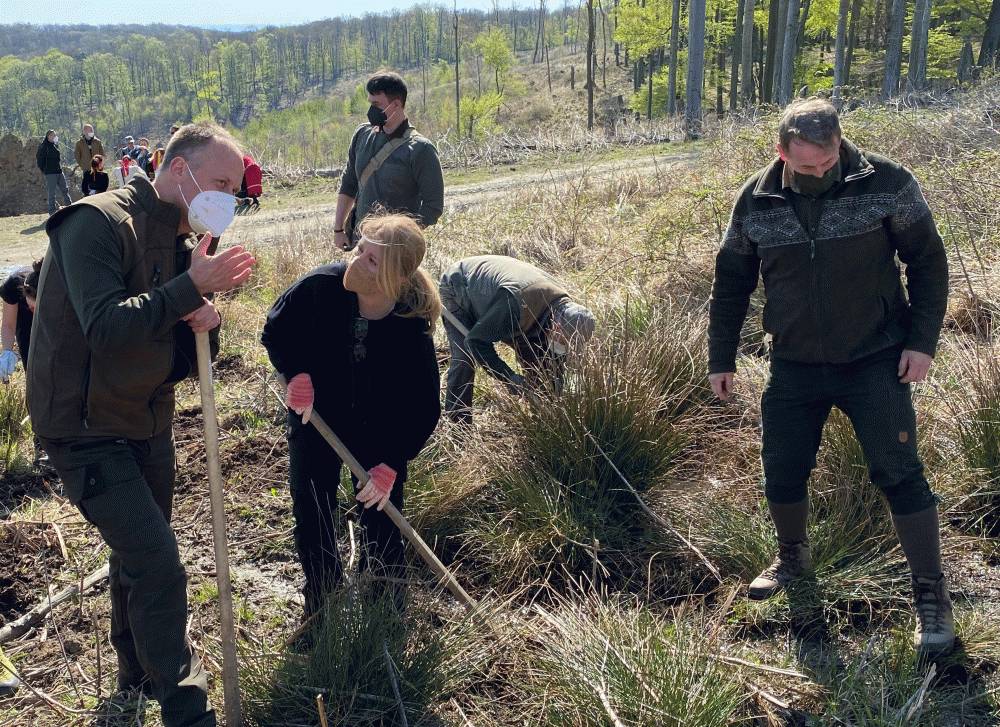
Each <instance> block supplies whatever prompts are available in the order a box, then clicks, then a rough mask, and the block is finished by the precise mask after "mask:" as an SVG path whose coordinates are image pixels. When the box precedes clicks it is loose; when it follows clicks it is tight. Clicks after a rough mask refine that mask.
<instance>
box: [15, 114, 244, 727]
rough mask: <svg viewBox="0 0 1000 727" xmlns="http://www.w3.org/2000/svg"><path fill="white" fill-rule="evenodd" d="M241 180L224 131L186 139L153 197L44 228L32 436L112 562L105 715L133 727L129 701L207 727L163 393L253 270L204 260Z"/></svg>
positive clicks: (210, 715) (83, 208)
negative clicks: (146, 698)
mask: <svg viewBox="0 0 1000 727" xmlns="http://www.w3.org/2000/svg"><path fill="white" fill-rule="evenodd" d="M242 178H243V155H242V152H241V151H240V148H239V146H238V145H237V143H236V141H235V140H234V139H233V138H232V137H231V136H230V135H229V134H228V133H227V132H226V131H224V130H223V129H221V128H219V127H217V126H214V125H211V124H195V125H190V126H186V127H184V128H182V129H181V130H180V131H178V132H177V134H175V135H174V137H173V139H172V140H171V142H170V145H169V146H168V147H167V150H166V155H165V157H164V163H163V167H162V170H161V173H160V174H158V175H157V176H156V183H155V185H154V184H151V183H150V182H149V181H148V180H146V179H145V178H143V177H137V178H135V179H133V180H131V181H130V182H129V184H128V185H126V186H125V187H124V188H123V189H120V190H117V191H114V192H110V193H108V194H102V195H96V196H93V197H86V198H84V199H82V200H80V202H79V203H77V204H75V205H72V206H71V207H67V208H66V209H63V210H62V211H60V212H59V213H57V214H55V215H53V216H52V218H51V219H50V220H49V222H48V225H47V228H46V229H47V232H48V234H49V250H48V252H47V253H46V256H45V262H44V264H43V266H42V272H41V279H40V283H39V288H38V298H37V305H36V312H35V321H34V328H33V329H32V333H33V335H32V339H31V353H30V356H31V360H30V364H31V365H29V367H28V402H29V409H30V411H31V421H32V426H33V428H34V431H35V432H36V433H37V434H38V436H39V438H40V439H41V441H42V442H43V446H44V448H45V450H46V451H47V452H48V453H49V457H50V461H51V463H52V465H53V466H54V467H55V469H56V471H57V472H58V473H59V476H60V478H61V479H62V482H63V490H64V493H65V494H66V497H68V498H69V500H70V501H71V502H73V503H74V504H75V505H76V506H77V507H78V508H79V509H80V511H81V513H83V516H84V517H85V518H86V519H87V520H88V521H89V522H90V523H91V524H92V525H94V527H96V528H97V529H98V530H99V531H100V533H101V536H102V537H103V538H104V541H105V542H106V543H107V544H108V547H109V548H110V549H111V560H110V566H111V570H110V583H111V607H112V608H111V642H112V644H113V645H114V647H115V650H116V651H117V653H118V689H119V694H118V695H116V699H113V700H112V706H114V705H124V710H125V712H126V713H125V714H122V715H120V716H121V717H122V718H124V719H129V720H132V721H134V719H135V717H134V716H132V715H130V714H128V710H130V709H132V710H134V709H135V701H134V699H131V698H130V695H131V696H135V695H137V694H138V693H139V692H144V693H151V694H152V696H153V697H155V698H156V699H157V700H158V701H159V702H160V706H161V711H162V718H163V724H164V727H211V726H212V725H215V724H216V719H215V713H214V712H213V711H212V710H211V709H210V708H209V706H208V696H207V692H208V689H207V681H206V677H205V674H204V672H203V670H202V668H201V664H200V662H199V660H198V657H197V656H196V655H195V653H194V652H193V650H192V649H191V647H190V644H189V643H188V641H187V638H186V620H187V592H186V586H187V579H186V575H185V572H184V567H183V566H182V565H181V561H180V556H179V553H178V549H177V541H176V539H175V537H174V533H173V531H172V529H171V527H170V515H171V505H172V499H173V490H174V478H175V459H174V442H173V434H172V428H171V420H172V418H173V410H174V385H175V384H176V383H177V382H178V381H180V380H181V379H183V378H185V377H187V376H189V375H191V374H192V373H195V372H196V371H197V365H196V356H195V352H194V334H195V333H199V332H205V331H209V332H213V331H217V329H218V326H219V323H220V318H219V314H218V312H217V311H216V309H215V306H214V305H213V304H212V303H211V301H210V300H209V298H208V296H210V295H211V294H212V293H215V292H219V291H223V290H229V289H231V288H234V287H236V286H238V285H240V284H242V283H243V282H244V281H246V280H247V279H248V278H249V276H250V271H251V268H252V266H253V264H254V259H253V257H252V256H251V255H250V254H249V253H247V252H245V251H244V250H243V249H242V248H241V247H232V248H229V249H228V250H225V251H224V252H221V253H219V254H218V255H209V254H208V248H209V245H210V243H211V240H212V238H213V237H218V236H220V235H221V234H222V232H223V230H224V229H225V227H226V225H227V224H228V222H229V221H231V220H232V216H233V210H234V209H235V198H234V197H233V194H234V193H235V192H236V191H237V190H238V189H239V188H240V181H241V180H242ZM227 206H228V208H227ZM193 233H198V235H195V234H193ZM140 704H141V701H140Z"/></svg>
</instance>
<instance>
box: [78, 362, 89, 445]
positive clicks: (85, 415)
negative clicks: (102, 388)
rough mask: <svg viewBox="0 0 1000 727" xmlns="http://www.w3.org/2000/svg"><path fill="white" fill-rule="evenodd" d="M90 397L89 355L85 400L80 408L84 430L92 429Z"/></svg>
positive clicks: (86, 366) (85, 366)
mask: <svg viewBox="0 0 1000 727" xmlns="http://www.w3.org/2000/svg"><path fill="white" fill-rule="evenodd" d="M89 395H90V354H89V353H88V354H87V363H86V364H84V366H83V398H82V403H81V406H80V419H81V420H82V421H83V428H84V429H90V422H88V421H87V419H88V418H89V417H90V404H89V402H88V398H89Z"/></svg>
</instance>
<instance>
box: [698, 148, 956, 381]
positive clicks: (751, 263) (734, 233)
mask: <svg viewBox="0 0 1000 727" xmlns="http://www.w3.org/2000/svg"><path fill="white" fill-rule="evenodd" d="M840 154H841V165H842V166H841V169H842V181H841V182H840V183H839V184H838V185H836V186H835V187H834V188H833V190H831V191H830V192H828V193H827V194H826V195H824V196H823V197H822V198H821V199H819V200H817V201H815V202H814V203H813V204H815V205H817V206H818V208H817V209H816V210H815V212H816V213H815V214H812V215H809V216H808V217H811V218H813V220H814V221H813V222H812V223H811V224H810V223H809V222H808V221H807V223H806V224H803V223H802V222H800V221H799V216H798V215H797V214H796V211H795V209H794V207H793V205H792V204H791V202H790V199H791V197H790V195H792V194H795V193H794V192H792V191H791V190H789V189H783V188H782V171H783V169H784V162H782V161H781V160H780V159H776V160H775V161H774V162H772V163H771V164H770V165H768V166H767V167H765V168H764V169H762V170H761V171H760V172H758V173H757V174H755V175H754V176H752V177H751V178H750V179H749V181H747V183H746V184H745V185H744V186H743V189H742V190H741V191H740V194H739V197H738V199H737V201H736V205H735V207H734V209H733V213H732V217H731V218H730V221H729V227H728V228H727V230H726V234H725V237H724V238H723V241H722V248H721V249H720V250H719V253H718V255H717V256H716V262H715V282H714V284H713V286H712V300H711V303H710V308H709V329H708V333H709V372H710V373H722V372H727V371H735V370H736V350H737V347H738V345H739V340H740V331H741V329H742V327H743V322H744V319H745V318H746V314H747V308H748V306H749V302H750V295H751V293H753V291H754V289H755V288H756V287H757V280H758V277H762V278H763V280H764V290H765V295H766V299H767V300H766V304H765V306H764V330H765V331H766V332H767V333H769V334H771V336H772V353H773V355H774V356H776V357H778V358H782V359H787V360H789V361H797V362H802V363H817V364H819V363H830V364H838V363H847V362H850V361H855V360H857V359H860V358H862V357H864V356H867V355H869V354H872V353H876V352H878V351H882V350H884V349H886V348H889V347H891V346H898V345H902V346H903V347H905V348H908V349H911V350H914V351H920V352H922V353H926V354H928V355H931V356H933V355H934V352H935V348H936V346H937V340H938V334H939V332H940V329H941V322H942V320H943V319H944V314H945V308H946V306H947V299H948V262H947V257H946V255H945V251H944V246H943V244H942V242H941V237H940V236H939V235H938V232H937V229H936V228H935V226H934V220H933V219H932V217H931V212H930V208H929V207H928V206H927V202H926V200H925V199H924V196H923V194H922V193H921V191H920V186H919V185H918V184H917V180H916V179H915V178H914V176H913V174H912V173H911V172H910V171H909V170H908V169H906V168H904V167H902V166H901V165H899V164H897V163H896V162H893V161H892V160H890V159H887V158H886V157H883V156H879V155H878V154H872V153H869V152H862V151H860V150H859V149H858V148H857V147H855V146H854V145H853V144H851V143H850V142H849V141H847V140H846V139H845V140H844V141H843V142H842V144H841V152H840ZM800 207H801V205H800ZM897 256H898V259H899V260H900V261H902V262H903V263H905V264H906V288H905V291H904V287H903V284H902V281H901V279H900V269H899V264H898V263H897Z"/></svg>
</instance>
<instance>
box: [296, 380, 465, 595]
mask: <svg viewBox="0 0 1000 727" xmlns="http://www.w3.org/2000/svg"><path fill="white" fill-rule="evenodd" d="M278 383H279V384H281V388H282V389H284V388H285V387H286V386H287V384H288V382H286V381H285V377H284V376H282V375H281V374H280V373H279V374H278ZM309 423H310V424H312V425H313V426H314V427H315V428H316V431H317V432H319V433H320V436H322V437H323V439H325V440H326V443H327V444H329V445H330V446H331V447H333V449H334V451H335V452H336V453H337V455H338V456H339V457H340V459H341V460H342V461H343V462H344V464H346V465H347V466H348V468H350V470H351V472H353V473H354V476H355V477H357V478H358V482H360V483H361V486H362V487H364V486H365V485H366V484H367V483H368V471H367V470H366V469H365V468H364V467H362V466H361V463H360V462H358V460H357V459H355V457H354V455H353V454H351V451H350V450H349V449H348V448H347V447H346V446H345V445H344V443H343V442H341V441H340V438H339V437H337V435H336V434H334V433H333V430H332V429H330V426H329V425H328V424H327V423H326V422H325V421H323V417H321V416H320V415H319V414H318V413H317V412H316V410H315V409H314V410H313V413H312V415H311V416H310V417H309ZM382 512H384V513H385V514H386V515H388V516H389V519H390V520H392V522H393V523H394V524H395V525H396V527H397V528H399V532H401V533H402V534H403V535H404V536H405V537H406V539H407V540H408V541H410V545H412V546H413V547H414V549H416V551H417V553H419V554H420V557H421V558H423V559H424V562H425V563H427V565H429V566H430V568H431V570H432V571H434V572H435V573H436V574H437V576H438V578H440V579H441V582H442V583H444V585H445V586H446V587H447V588H448V590H449V591H451V592H452V594H454V596H455V598H457V599H458V600H459V601H461V602H462V603H463V604H465V606H466V607H467V608H468V609H469V610H473V611H474V610H475V609H477V608H478V607H479V604H478V603H476V600H475V599H474V598H473V597H472V596H470V595H469V594H468V593H466V592H465V589H464V588H462V585H461V584H460V583H459V582H458V581H457V580H456V579H455V576H454V575H452V573H451V571H450V570H448V568H447V566H445V564H444V563H442V562H441V561H440V560H439V559H438V557H437V556H436V555H434V551H433V550H431V549H430V546H428V545H427V543H425V542H424V539H423V538H421V537H420V533H418V532H417V531H416V530H414V529H413V526H412V525H410V523H408V522H407V521H406V518H404V517H403V514H402V513H401V512H400V511H399V510H397V509H396V506H395V505H393V504H392V503H391V502H387V503H385V507H384V508H382Z"/></svg>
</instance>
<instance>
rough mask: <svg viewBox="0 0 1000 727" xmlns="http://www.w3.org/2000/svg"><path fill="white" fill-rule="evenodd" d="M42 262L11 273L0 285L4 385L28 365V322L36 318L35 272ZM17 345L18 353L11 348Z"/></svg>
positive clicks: (0, 361)
mask: <svg viewBox="0 0 1000 727" xmlns="http://www.w3.org/2000/svg"><path fill="white" fill-rule="evenodd" d="M41 269H42V261H41V260H36V261H35V262H34V263H33V264H32V265H31V266H30V267H29V266H25V267H23V268H21V269H19V270H15V271H14V272H13V273H11V274H10V275H9V276H8V277H7V280H5V281H4V283H3V285H0V298H2V299H3V316H2V323H0V350H2V353H0V381H7V380H8V379H9V378H10V377H11V375H12V374H13V373H14V371H15V370H16V369H17V363H18V361H20V362H21V363H22V365H23V366H27V362H28V344H29V343H30V338H31V321H32V319H33V318H34V315H35V296H36V294H37V291H38V272H39V270H41ZM15 342H16V343H17V352H15V351H14V344H15Z"/></svg>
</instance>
